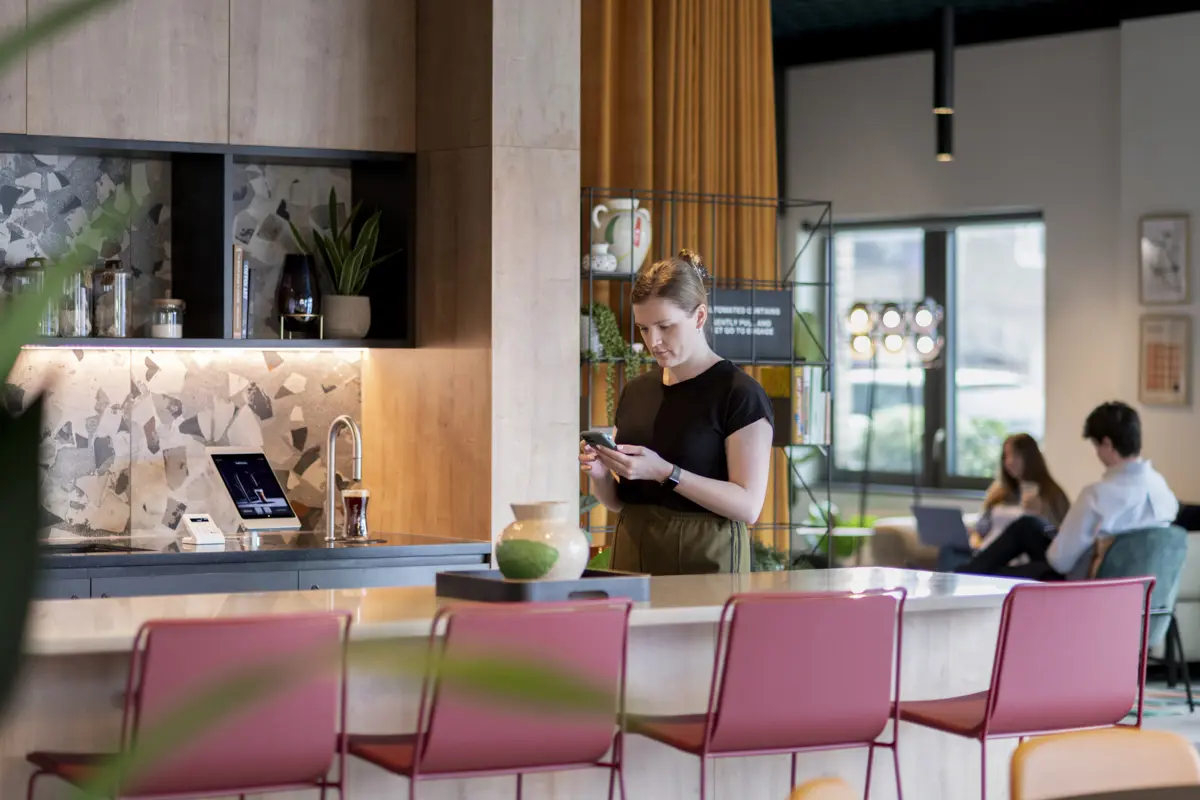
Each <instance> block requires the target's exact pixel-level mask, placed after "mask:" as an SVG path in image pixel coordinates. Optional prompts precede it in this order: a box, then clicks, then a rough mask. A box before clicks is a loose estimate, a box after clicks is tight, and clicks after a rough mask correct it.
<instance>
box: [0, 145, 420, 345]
mask: <svg viewBox="0 0 1200 800" xmlns="http://www.w3.org/2000/svg"><path fill="white" fill-rule="evenodd" d="M0 140H2V141H0V144H2V145H3V147H0V152H4V153H7V154H9V155H10V157H11V158H13V159H14V160H15V167H14V169H15V170H18V171H17V174H18V175H20V178H19V179H18V180H17V184H22V185H23V184H28V186H30V187H40V188H29V189H25V188H20V187H19V186H12V185H7V186H4V187H0V188H3V189H4V190H5V196H6V197H9V196H10V195H11V194H12V193H13V192H18V191H22V192H24V193H25V194H23V195H22V196H21V198H20V199H21V204H20V208H19V209H17V208H16V207H15V206H14V211H13V214H11V215H9V217H10V219H9V222H10V226H11V224H13V222H14V221H15V222H16V223H20V224H21V225H23V224H24V220H25V219H26V218H27V219H29V220H31V221H36V220H38V219H41V218H44V217H46V216H47V215H48V216H49V218H50V222H49V223H47V224H45V226H44V232H43V233H41V234H38V233H37V231H38V230H41V228H40V227H38V228H33V227H31V228H29V229H28V230H27V229H24V228H22V230H21V236H20V237H19V238H21V240H22V241H21V247H19V248H10V249H9V253H8V255H9V259H10V261H12V260H15V259H17V258H23V260H24V263H23V264H17V265H14V266H11V267H10V268H9V269H8V270H6V271H5V272H4V273H3V274H0V293H3V294H8V293H17V292H24V291H32V290H33V288H35V287H36V286H37V285H39V284H44V283H45V277H46V276H47V275H50V274H51V273H49V272H48V271H43V268H44V265H43V264H42V263H40V262H41V261H42V260H43V259H41V258H40V256H41V255H42V254H43V253H44V252H55V253H56V254H57V252H58V251H59V250H61V247H62V246H63V245H64V244H65V245H69V246H70V248H71V249H72V250H79V251H81V252H82V251H85V250H86V251H88V252H89V253H90V254H91V256H92V257H91V258H87V259H83V260H82V263H85V264H86V265H87V269H86V270H85V271H84V272H83V273H81V274H78V275H77V276H75V277H73V278H72V279H71V281H70V285H64V286H63V287H62V292H61V295H60V293H59V292H58V287H57V286H54V287H51V286H50V285H49V284H46V288H47V289H53V291H52V292H51V293H52V294H53V295H55V296H54V297H53V299H52V301H51V303H50V304H49V305H48V308H47V319H46V320H45V322H44V323H43V325H42V331H43V335H42V336H41V337H39V338H38V339H37V340H35V341H33V342H31V343H30V344H29V345H28V346H29V347H35V348H40V349H54V348H60V349H79V348H81V347H82V348H93V349H105V348H108V349H123V348H127V347H145V346H155V347H157V346H161V347H164V348H196V349H204V348H225V347H236V348H263V349H276V348H278V349H287V348H318V349H331V348H338V347H357V348H395V347H411V346H412V339H413V335H412V334H413V330H414V309H413V298H414V292H413V281H414V272H415V253H414V248H413V247H412V246H411V245H412V242H413V241H414V238H415V225H414V221H415V209H416V181H415V157H414V156H412V155H405V154H377V153H348V152H343V151H295V150H284V149H273V148H257V149H251V150H238V149H230V148H224V147H216V146H214V147H207V146H196V147H193V146H190V145H184V144H180V143H170V142H165V143H150V145H151V146H146V147H143V146H142V144H139V143H134V142H117V141H99V140H72V139H54V140H47V139H46V138H45V137H22V136H0ZM34 153H37V154H39V155H33V154H34ZM47 153H49V154H50V155H46V154H47ZM26 171H28V172H26ZM276 183H279V184H281V185H284V186H288V187H290V188H288V189H287V191H283V190H281V189H279V188H278V187H277V186H276V185H275V184H276ZM327 183H334V184H337V185H338V186H339V187H341V188H340V191H339V192H338V194H337V197H336V200H335V203H334V204H335V206H336V214H334V213H333V212H330V214H326V213H325V211H326V209H327V208H328V202H327V201H328V200H329V199H331V198H329V189H328V188H327V187H326V188H325V189H324V191H323V192H318V191H317V187H318V186H320V185H324V184H327ZM93 184H94V186H95V189H94V191H93V192H91V193H90V194H84V193H81V191H80V189H79V188H78V187H92V186H93ZM14 197H15V195H14ZM355 207H358V208H360V210H359V212H358V214H357V215H356V216H354V217H353V219H352V220H350V221H349V222H347V218H348V217H349V212H350V210H351V209H352V208H355ZM18 212H20V214H23V215H24V217H21V216H20V214H18ZM334 218H336V220H337V221H340V222H341V223H342V224H341V225H335V224H330V222H329V220H330V219H334ZM293 220H295V222H296V224H297V225H298V226H299V228H300V233H301V238H302V239H303V242H300V243H299V244H298V246H293V239H294V238H295V236H294V235H293V234H292V232H291V231H290V230H289V224H290V223H291V222H292V221H293ZM40 224H41V223H39V225H40ZM18 227H19V226H18ZM110 229H111V230H110ZM310 229H311V230H312V231H316V230H318V229H319V230H321V231H322V232H324V231H325V230H326V229H329V233H328V234H324V236H325V238H326V240H327V244H328V245H329V247H327V248H325V249H324V250H323V249H322V247H321V244H320V243H318V242H317V241H316V238H315V237H314V236H313V235H312V233H310ZM64 230H66V231H69V232H74V236H73V238H72V235H71V233H67V234H63V233H62V232H63V231H64ZM64 237H65V238H64ZM17 238H18V237H17V236H16V234H15V233H14V241H15V240H16V239H17ZM235 245H242V246H243V249H244V251H245V255H246V256H247V257H248V258H247V260H248V261H249V260H250V258H251V257H252V258H253V259H255V261H254V267H255V269H254V270H252V271H250V273H249V274H250V275H251V276H252V277H251V280H252V281H253V291H251V285H250V283H249V282H244V283H242V284H241V285H239V283H238V281H239V279H240V278H242V277H244V276H245V275H246V273H244V272H242V271H240V270H238V269H236V265H235V259H236V257H237V255H236V254H237V249H236V248H235ZM302 248H306V249H307V250H308V253H307V254H303V253H301V254H297V253H296V252H295V251H296V250H298V249H302ZM325 250H328V251H329V254H330V255H331V256H333V257H335V261H336V260H337V259H338V258H340V260H341V262H342V263H340V264H332V265H331V264H329V263H328V259H327V258H326V252H325ZM369 251H373V254H374V258H373V259H368V258H367V257H366V254H367V253H368V252H369ZM285 253H290V254H291V261H293V262H294V261H296V260H297V259H299V260H300V261H302V262H303V266H304V268H305V269H307V270H308V272H309V273H310V275H315V276H316V280H315V281H313V282H312V286H313V287H315V289H314V290H313V291H307V292H306V291H300V292H297V291H294V290H293V288H292V287H291V286H288V287H285V286H283V285H282V284H283V281H282V280H280V274H281V273H283V274H285V275H289V274H290V275H294V274H296V270H295V269H292V270H289V269H288V268H287V266H288V265H287V264H285V263H281V262H284V261H285ZM76 255H77V254H76ZM360 255H361V256H362V258H361V259H360V258H359V257H360ZM380 258H386V262H380V263H379V264H378V265H377V266H376V267H375V268H373V269H370V271H369V274H368V273H367V272H366V271H365V270H362V269H360V268H357V267H355V268H353V269H347V268H344V267H346V265H347V264H349V265H351V266H352V267H354V265H357V264H360V263H361V264H369V263H371V261H373V260H376V259H380ZM75 260H78V259H75ZM330 267H332V269H331V268H330ZM339 267H342V268H341V269H339ZM301 271H303V270H301ZM342 276H349V277H348V278H347V280H341V277H342ZM364 277H365V280H363V278H364ZM54 280H56V281H57V278H54ZM285 290H286V291H285ZM285 294H286V295H287V297H286V298H285V297H284V296H283V295H285ZM285 299H287V300H289V301H290V300H298V301H299V307H298V308H297V309H295V311H296V312H298V313H300V314H301V316H303V317H304V319H297V318H296V317H295V316H294V315H289V316H287V317H285V318H284V320H283V321H284V322H285V323H288V324H287V325H284V326H281V324H280V315H279V314H277V313H276V306H277V305H282V303H283V300H285ZM239 301H240V305H241V308H239V307H238V306H239ZM306 301H316V302H315V303H309V307H303V306H304V303H305V302H306ZM251 304H253V306H254V311H255V313H254V318H253V319H249V318H248V317H249V315H248V314H246V313H244V312H245V311H248V309H249V305H251ZM346 309H348V310H346ZM366 309H371V310H373V311H374V314H373V315H372V314H370V311H368V310H366ZM339 310H341V313H339ZM314 312H315V313H314ZM339 316H340V318H341V319H342V320H343V321H344V322H347V323H348V324H342V325H339V324H338V319H337V318H338V317H339ZM372 316H373V318H372V319H370V323H369V327H368V326H367V323H366V320H367V318H368V317H372ZM293 322H299V323H301V324H300V325H298V326H296V325H292V323H293ZM305 322H307V323H308V324H307V325H304V324H303V323H305ZM290 327H300V328H305V329H304V330H286V329H285V330H283V331H282V333H281V328H290ZM303 337H307V338H303Z"/></svg>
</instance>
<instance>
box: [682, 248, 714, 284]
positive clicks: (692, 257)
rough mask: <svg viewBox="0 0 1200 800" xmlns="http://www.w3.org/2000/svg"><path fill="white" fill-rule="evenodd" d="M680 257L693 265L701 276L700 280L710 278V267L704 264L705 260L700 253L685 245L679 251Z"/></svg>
mask: <svg viewBox="0 0 1200 800" xmlns="http://www.w3.org/2000/svg"><path fill="white" fill-rule="evenodd" d="M679 258H680V259H681V260H683V261H686V262H687V263H689V264H691V265H692V269H694V270H696V274H697V275H699V276H700V280H702V281H706V280H708V279H709V274H708V268H707V267H705V266H704V260H703V259H701V258H700V254H699V253H695V252H693V251H691V250H688V249H687V248H686V247H685V248H683V249H682V250H680V251H679Z"/></svg>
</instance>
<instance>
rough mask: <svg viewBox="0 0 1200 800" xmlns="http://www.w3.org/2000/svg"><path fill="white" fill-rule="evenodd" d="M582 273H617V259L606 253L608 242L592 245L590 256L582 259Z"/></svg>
mask: <svg viewBox="0 0 1200 800" xmlns="http://www.w3.org/2000/svg"><path fill="white" fill-rule="evenodd" d="M582 266H583V271H584V273H585V274H586V273H588V272H599V273H611V272H616V271H617V257H616V256H614V255H613V254H612V253H610V252H608V242H600V243H599V244H594V245H592V252H591V254H590V255H586V256H584V257H583V265H582Z"/></svg>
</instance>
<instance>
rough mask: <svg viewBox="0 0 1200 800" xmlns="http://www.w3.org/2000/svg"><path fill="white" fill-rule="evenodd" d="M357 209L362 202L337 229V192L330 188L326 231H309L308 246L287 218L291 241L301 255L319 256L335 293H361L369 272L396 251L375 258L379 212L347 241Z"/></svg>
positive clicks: (360, 204) (357, 204) (360, 203)
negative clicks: (356, 235)
mask: <svg viewBox="0 0 1200 800" xmlns="http://www.w3.org/2000/svg"><path fill="white" fill-rule="evenodd" d="M361 209H362V201H359V202H358V203H356V204H355V205H354V208H353V209H352V210H351V211H350V215H349V216H348V217H346V221H345V223H343V224H342V226H341V227H340V228H339V227H338V222H337V190H336V189H332V188H331V189H330V190H329V225H330V229H329V232H328V233H321V232H320V231H318V230H317V229H316V228H313V231H312V242H311V243H309V242H306V241H305V240H304V237H303V236H302V235H301V234H300V231H299V230H297V228H296V226H295V225H294V224H292V221H291V220H290V219H289V220H288V221H287V224H288V227H289V228H291V229H292V238H293V239H294V240H295V241H296V246H297V247H299V248H300V251H301V252H302V253H304V254H305V255H310V256H316V255H318V254H319V255H320V256H321V261H322V262H323V263H324V265H325V271H326V274H327V275H328V277H329V280H330V282H331V283H332V284H333V288H334V293H335V294H340V295H357V294H361V293H362V290H363V286H365V285H366V283H367V277H368V276H369V274H370V272H371V270H372V269H373V268H375V267H376V266H378V265H379V264H381V263H383V262H384V261H387V260H388V259H389V258H391V257H392V256H394V255H396V253H398V252H400V251H399V250H396V251H395V252H392V253H388V254H387V255H386V256H380V257H379V258H375V248H376V246H377V245H378V244H379V217H380V216H381V215H382V214H383V212H382V211H376V212H375V213H374V214H372V215H371V216H370V217H369V218H368V219H367V221H366V222H364V223H363V226H362V230H360V231H359V232H358V239H357V240H353V241H352V240H351V236H350V228H351V226H352V225H353V224H354V219H355V217H357V216H358V212H359V211H360V210H361Z"/></svg>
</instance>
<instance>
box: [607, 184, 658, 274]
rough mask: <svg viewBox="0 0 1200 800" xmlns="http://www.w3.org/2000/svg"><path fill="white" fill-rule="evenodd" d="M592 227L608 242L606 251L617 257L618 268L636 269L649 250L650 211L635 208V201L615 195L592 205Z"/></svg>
mask: <svg viewBox="0 0 1200 800" xmlns="http://www.w3.org/2000/svg"><path fill="white" fill-rule="evenodd" d="M592 227H594V228H596V230H598V231H600V236H599V238H600V239H601V240H602V241H605V242H608V244H609V252H610V253H612V254H613V255H614V256H616V257H617V269H616V271H617V272H637V271H638V270H639V269H641V267H642V262H643V261H645V260H646V254H647V253H649V252H650V236H651V230H650V212H649V211H648V210H646V209H644V208H638V201H637V200H633V199H630V198H628V197H615V198H613V199H611V200H609V201H608V203H607V204H605V203H599V204H597V205H596V207H595V208H593V209H592Z"/></svg>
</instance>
